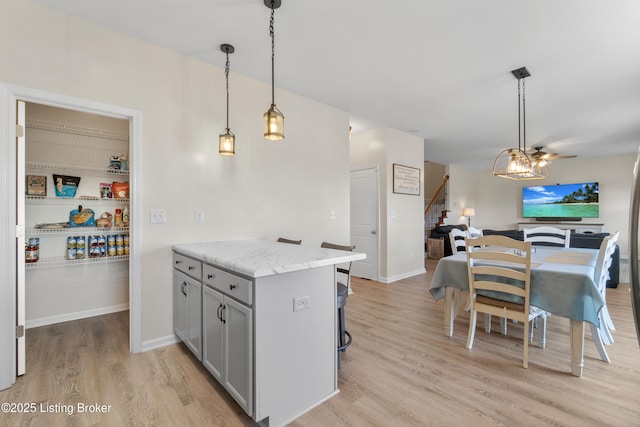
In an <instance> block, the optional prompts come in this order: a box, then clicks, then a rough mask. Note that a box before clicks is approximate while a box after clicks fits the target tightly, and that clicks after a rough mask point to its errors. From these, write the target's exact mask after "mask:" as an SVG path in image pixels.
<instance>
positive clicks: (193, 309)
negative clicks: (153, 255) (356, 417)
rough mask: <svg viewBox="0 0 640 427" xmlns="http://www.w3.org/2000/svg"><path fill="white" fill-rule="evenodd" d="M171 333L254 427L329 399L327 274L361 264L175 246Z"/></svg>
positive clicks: (260, 244)
mask: <svg viewBox="0 0 640 427" xmlns="http://www.w3.org/2000/svg"><path fill="white" fill-rule="evenodd" d="M173 251H174V281H173V283H174V331H175V333H176V335H177V336H178V337H179V338H180V339H181V340H183V341H184V342H185V344H186V345H187V346H188V347H189V348H190V349H191V351H192V352H193V353H194V354H195V355H196V357H198V359H199V360H201V361H202V363H203V364H204V366H205V367H206V368H207V370H208V371H209V372H210V373H211V374H212V375H213V376H214V377H215V378H216V379H217V380H218V381H220V383H221V384H222V385H223V386H224V387H225V389H226V390H227V391H228V392H229V394H230V395H231V396H232V397H233V398H234V399H235V400H236V401H237V402H238V404H239V405H240V406H241V407H242V408H243V409H244V410H245V412H246V413H247V414H248V415H249V416H251V417H252V418H253V419H254V420H255V421H257V422H258V423H259V424H261V425H271V426H279V425H283V424H286V423H288V422H290V421H292V420H294V419H295V418H297V417H299V416H300V415H302V414H304V413H305V412H307V411H308V410H310V409H311V408H313V407H314V406H316V405H318V404H320V403H322V402H323V401H325V400H327V399H329V398H330V397H332V396H334V395H335V394H336V393H338V392H339V390H338V380H337V351H336V349H337V333H336V331H337V317H336V316H337V311H336V277H335V275H336V271H335V265H336V264H341V263H345V262H352V261H356V260H360V259H364V258H365V254H362V253H356V252H345V251H339V250H333V249H324V248H320V247H313V246H306V245H291V244H287V243H277V242H270V241H262V240H237V241H220V242H203V243H190V244H175V245H173Z"/></svg>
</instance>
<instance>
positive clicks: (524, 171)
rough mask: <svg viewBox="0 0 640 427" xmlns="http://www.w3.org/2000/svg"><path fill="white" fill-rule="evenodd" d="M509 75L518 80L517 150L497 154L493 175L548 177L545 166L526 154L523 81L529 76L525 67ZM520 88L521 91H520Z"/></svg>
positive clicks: (528, 177) (527, 177)
mask: <svg viewBox="0 0 640 427" xmlns="http://www.w3.org/2000/svg"><path fill="white" fill-rule="evenodd" d="M511 73H512V74H513V75H514V76H515V77H516V79H518V148H507V149H506V150H503V151H502V152H500V154H498V157H497V158H496V160H495V162H494V163H493V174H494V175H495V176H499V177H501V178H508V179H514V180H532V179H544V178H546V177H548V176H549V169H548V168H547V165H546V164H541V163H539V162H535V161H534V160H533V159H532V158H531V156H529V155H528V154H527V119H526V109H525V95H524V79H525V78H526V77H529V76H530V75H531V74H529V71H528V70H527V69H526V67H522V68H518V69H517V70H513V71H512V72H511ZM521 88H522V91H521V90H520V89H521ZM521 111H522V115H521V114H520V113H521ZM521 143H522V144H521Z"/></svg>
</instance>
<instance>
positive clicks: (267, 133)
mask: <svg viewBox="0 0 640 427" xmlns="http://www.w3.org/2000/svg"><path fill="white" fill-rule="evenodd" d="M264 125H265V128H264V138H265V139H268V140H270V141H280V140H282V139H284V115H283V114H282V113H281V112H280V110H278V107H276V105H275V104H271V108H269V110H267V112H266V113H264Z"/></svg>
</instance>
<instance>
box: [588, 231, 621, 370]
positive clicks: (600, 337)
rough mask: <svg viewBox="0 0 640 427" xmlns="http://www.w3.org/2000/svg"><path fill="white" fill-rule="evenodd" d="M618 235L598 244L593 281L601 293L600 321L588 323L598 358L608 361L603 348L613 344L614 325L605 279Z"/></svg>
mask: <svg viewBox="0 0 640 427" xmlns="http://www.w3.org/2000/svg"><path fill="white" fill-rule="evenodd" d="M618 237H620V232H619V231H617V232H615V233H613V234H611V235H609V236H607V237H605V238H604V239H603V240H602V243H601V244H600V251H599V252H598V260H597V262H596V270H595V274H594V282H595V284H596V286H597V287H598V291H599V292H600V294H601V295H602V300H603V301H604V305H603V306H602V309H601V310H600V312H599V313H598V320H599V321H600V325H599V326H596V325H594V324H592V323H590V324H589V326H590V328H591V335H592V336H593V341H594V343H595V345H596V348H597V349H598V353H599V354H600V358H601V359H602V360H603V361H605V362H607V363H610V362H611V360H610V359H609V355H608V354H607V351H606V350H605V347H604V346H605V345H611V344H613V336H612V335H611V331H612V330H615V329H616V327H615V325H614V324H613V320H612V319H611V315H610V314H609V310H608V309H607V303H606V293H607V281H608V280H609V268H610V267H611V263H612V257H611V255H613V252H614V251H615V250H616V242H617V241H618Z"/></svg>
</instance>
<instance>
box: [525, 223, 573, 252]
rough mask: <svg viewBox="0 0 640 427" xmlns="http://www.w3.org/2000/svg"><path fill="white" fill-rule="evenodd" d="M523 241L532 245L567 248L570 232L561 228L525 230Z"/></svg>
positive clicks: (544, 227)
mask: <svg viewBox="0 0 640 427" xmlns="http://www.w3.org/2000/svg"><path fill="white" fill-rule="evenodd" d="M523 231H524V241H525V242H531V244H533V245H544V246H560V247H565V248H568V247H569V244H570V243H571V230H563V229H561V228H556V227H550V226H547V225H545V226H541V227H533V228H525V229H524V230H523Z"/></svg>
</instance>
